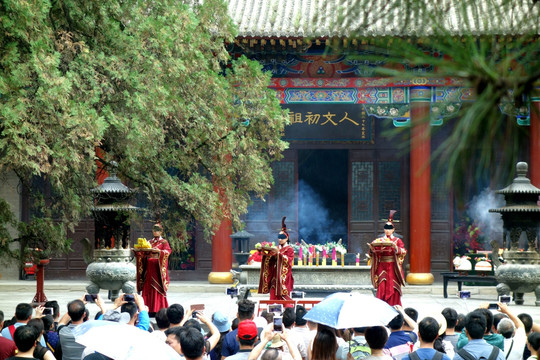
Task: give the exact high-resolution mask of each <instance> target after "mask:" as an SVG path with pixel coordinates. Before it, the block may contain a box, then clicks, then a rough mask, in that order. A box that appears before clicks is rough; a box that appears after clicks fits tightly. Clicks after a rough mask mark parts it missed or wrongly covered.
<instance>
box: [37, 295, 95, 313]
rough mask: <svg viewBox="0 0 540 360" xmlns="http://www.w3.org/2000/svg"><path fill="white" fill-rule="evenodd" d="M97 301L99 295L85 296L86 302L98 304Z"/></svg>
mask: <svg viewBox="0 0 540 360" xmlns="http://www.w3.org/2000/svg"><path fill="white" fill-rule="evenodd" d="M96 299H97V294H86V295H84V300H85V301H86V302H91V303H93V302H96ZM43 314H45V313H43Z"/></svg>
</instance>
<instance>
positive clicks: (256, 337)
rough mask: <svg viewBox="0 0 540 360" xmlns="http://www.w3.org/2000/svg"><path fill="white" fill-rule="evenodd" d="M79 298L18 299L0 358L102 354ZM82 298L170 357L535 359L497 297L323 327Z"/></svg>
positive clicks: (137, 300) (530, 337) (517, 320)
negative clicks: (470, 307)
mask: <svg viewBox="0 0 540 360" xmlns="http://www.w3.org/2000/svg"><path fill="white" fill-rule="evenodd" d="M87 300H88V298H87V297H86V296H83V297H81V298H80V299H74V300H72V301H70V302H69V303H68V304H67V305H66V307H65V312H64V313H63V314H61V309H60V306H59V304H58V303H57V302H56V301H49V302H47V303H45V304H44V306H38V307H36V308H35V309H34V308H32V306H31V305H30V304H26V303H21V304H18V305H17V307H16V308H15V312H14V314H13V317H12V318H11V319H9V320H7V319H4V314H5V313H4V312H2V311H0V328H2V331H1V336H0V360H4V359H9V360H13V359H40V360H41V359H45V360H54V359H64V360H109V359H111V358H109V357H107V356H106V354H102V353H100V352H99V349H92V348H90V347H85V346H84V345H82V344H81V343H79V342H78V338H77V336H78V334H77V332H78V330H77V329H79V328H78V327H79V326H81V324H84V323H85V322H87V321H88V320H89V311H88V303H87ZM90 301H95V304H96V305H97V307H98V308H99V312H98V313H97V314H96V316H95V321H109V322H116V323H121V324H125V325H122V326H132V328H131V327H130V328H126V329H134V331H136V332H137V334H139V331H140V332H146V333H149V334H146V335H145V336H150V337H152V338H153V339H154V340H155V341H156V342H157V346H163V347H165V348H166V349H167V351H169V352H171V353H172V354H174V352H172V351H171V349H173V350H174V351H175V352H176V353H177V354H178V359H181V358H182V359H187V360H225V359H227V360H258V359H262V360H360V359H365V360H450V359H453V360H521V359H523V360H533V359H535V360H537V356H538V353H539V352H540V326H539V325H538V324H535V323H534V322H533V320H532V318H531V316H529V315H528V314H518V315H516V314H514V313H513V312H512V311H511V310H510V308H509V306H508V305H507V304H504V303H498V304H497V305H498V309H497V310H490V309H488V306H487V305H488V304H486V305H485V306H480V307H479V308H478V309H475V310H474V311H472V312H470V313H468V314H458V312H457V311H456V310H455V309H453V308H445V309H443V310H442V311H441V312H438V313H433V314H430V315H429V316H424V317H423V318H422V319H420V320H419V319H418V311H417V310H415V309H413V308H405V309H403V308H402V307H401V306H399V305H396V306H395V309H396V310H397V314H398V315H397V316H396V317H395V318H394V319H393V320H392V321H390V323H389V324H387V325H386V326H371V327H358V328H352V329H333V328H331V327H328V326H325V325H321V324H316V323H312V322H310V321H306V320H305V319H304V315H305V314H306V313H307V310H306V309H305V308H304V307H302V306H297V307H296V308H284V309H283V308H281V309H279V311H278V312H269V311H266V310H265V311H263V312H262V313H261V314H260V315H259V316H256V314H255V308H256V303H255V302H253V301H251V300H239V301H238V302H237V306H238V310H237V313H236V317H235V318H234V319H233V318H229V317H228V316H227V314H225V313H223V312H221V311H216V312H214V313H213V314H211V316H209V317H207V316H206V314H204V311H199V310H193V309H190V310H185V309H184V307H183V306H182V305H180V304H172V305H170V306H169V307H168V308H163V309H160V310H159V311H158V312H157V313H156V314H155V317H154V318H153V319H151V318H150V317H149V314H148V308H147V307H146V305H145V304H144V301H143V299H142V297H141V296H139V295H137V294H134V295H126V294H123V295H120V297H118V298H117V299H116V300H115V301H114V303H113V304H112V306H111V307H110V308H107V307H106V306H105V304H104V301H103V300H102V299H101V298H100V297H99V295H98V296H97V297H95V299H92V300H90ZM359 306H361V304H359ZM275 319H279V321H277V322H276V321H274V320H275ZM100 324H101V323H100ZM275 324H276V325H275ZM277 324H280V325H279V328H278V325H277ZM135 328H136V329H135ZM111 341H114V339H111ZM162 344H163V345H162ZM167 346H169V347H170V348H171V349H169V348H168V347H167ZM174 356H176V355H174Z"/></svg>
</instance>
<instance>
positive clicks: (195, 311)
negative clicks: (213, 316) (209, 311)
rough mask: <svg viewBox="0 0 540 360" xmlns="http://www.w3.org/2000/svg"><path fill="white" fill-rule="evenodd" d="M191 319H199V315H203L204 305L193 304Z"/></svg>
mask: <svg viewBox="0 0 540 360" xmlns="http://www.w3.org/2000/svg"><path fill="white" fill-rule="evenodd" d="M191 311H192V313H191V317H192V318H193V319H196V318H197V314H199V313H202V312H203V311H204V304H193V305H191Z"/></svg>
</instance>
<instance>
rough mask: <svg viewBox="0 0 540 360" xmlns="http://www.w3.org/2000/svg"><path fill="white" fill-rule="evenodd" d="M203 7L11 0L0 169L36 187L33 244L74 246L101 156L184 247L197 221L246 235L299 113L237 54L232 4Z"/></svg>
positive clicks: (215, 1)
mask: <svg viewBox="0 0 540 360" xmlns="http://www.w3.org/2000/svg"><path fill="white" fill-rule="evenodd" d="M190 4H191V2H188V1H185V2H182V1H172V0H164V1H159V2H155V1H137V2H123V1H110V0H107V1H103V0H96V1H83V0H60V1H52V0H51V1H39V2H28V1H24V0H7V1H4V2H2V4H1V5H0V31H1V34H2V35H1V36H0V54H1V55H0V94H2V95H1V97H0V121H1V123H0V171H9V170H13V171H15V172H16V174H17V175H18V176H19V178H20V179H21V181H22V182H23V186H25V188H26V189H27V190H28V191H29V192H31V196H32V199H33V204H32V205H31V208H32V218H31V219H30V221H29V222H28V224H25V225H21V226H19V230H21V231H22V233H21V235H20V236H21V237H25V236H30V237H32V238H33V237H34V236H36V237H37V236H39V237H41V238H42V240H44V241H45V242H46V244H45V246H49V247H51V250H53V251H55V250H58V251H66V250H67V249H68V247H69V242H68V241H67V240H66V229H73V227H74V226H75V224H76V223H77V222H78V221H79V220H80V219H82V218H83V217H85V216H88V215H89V213H90V212H89V211H90V207H91V206H92V198H91V194H90V192H89V189H91V188H93V187H95V186H97V184H96V181H95V173H96V169H97V168H96V164H97V162H96V155H95V148H96V147H101V148H102V149H103V150H105V156H104V157H103V158H101V159H99V162H101V163H103V164H105V165H107V164H109V162H110V161H112V160H114V161H116V162H118V164H119V173H118V175H119V176H120V177H121V178H122V179H124V180H125V181H128V182H129V185H130V186H131V187H132V188H134V189H135V190H137V191H138V192H139V193H143V194H144V195H145V196H146V197H147V198H148V203H149V208H150V211H151V214H150V215H149V216H150V217H152V218H161V219H162V221H163V222H164V225H165V229H166V231H167V233H168V235H169V239H170V241H171V243H172V245H173V247H176V248H179V247H181V243H182V241H184V240H185V234H186V229H188V227H189V224H190V223H191V222H192V221H193V220H196V221H197V222H198V223H199V224H200V226H202V227H203V228H204V229H205V230H206V235H209V234H210V233H211V232H212V231H213V230H214V229H216V226H217V225H218V224H219V223H220V220H221V219H222V218H223V217H229V218H231V219H232V220H233V223H234V224H235V225H236V226H239V224H240V222H239V216H240V215H241V214H243V213H245V212H246V208H247V204H248V202H249V194H250V193H254V194H256V195H257V196H263V195H264V194H265V193H266V192H267V191H268V189H269V187H270V185H271V183H272V181H273V179H272V174H271V169H270V167H269V164H270V162H272V161H275V160H278V159H279V158H280V156H281V152H282V150H283V149H284V148H285V146H286V143H284V142H283V141H281V140H280V135H281V132H282V130H283V127H284V125H285V123H286V121H287V117H286V116H285V114H284V113H283V111H282V110H281V109H280V107H279V103H278V101H277V99H276V97H275V95H274V94H273V93H272V92H271V91H270V90H268V88H267V86H268V82H269V76H268V75H266V74H263V73H262V71H261V69H260V66H259V65H258V64H257V63H254V62H251V61H249V60H247V59H245V58H240V59H236V60H233V59H231V58H230V56H229V54H228V52H227V49H226V44H227V42H231V41H233V39H234V36H235V29H234V26H233V24H232V23H231V21H230V19H229V18H228V16H227V8H226V4H225V3H224V2H223V1H221V0H208V1H204V5H200V6H199V5H193V4H191V5H190ZM248 120H249V121H248ZM36 178H38V179H40V180H42V181H43V184H44V185H43V186H35V179H36ZM216 188H219V189H221V196H220V194H219V193H218V192H216V191H215V189H216ZM36 190H37V191H36ZM224 198H226V199H227V202H226V203H225V204H223V201H222V200H223V199H224ZM0 226H1V224H0ZM60 240H61V241H60Z"/></svg>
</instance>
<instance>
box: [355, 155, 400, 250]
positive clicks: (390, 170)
mask: <svg viewBox="0 0 540 360" xmlns="http://www.w3.org/2000/svg"><path fill="white" fill-rule="evenodd" d="M396 153H397V152H396V151H395V150H376V149H373V150H350V151H349V249H348V251H349V252H352V253H360V259H361V260H365V259H366V254H367V253H368V246H367V243H368V242H371V241H373V240H374V239H375V238H376V237H377V236H378V235H380V234H383V233H384V231H383V226H384V222H386V221H387V219H388V215H389V212H390V210H397V213H396V214H395V216H394V222H395V226H396V233H397V234H399V235H401V236H402V237H403V241H404V243H405V247H407V248H408V244H409V239H408V238H409V236H408V235H409V198H408V194H409V190H408V186H409V181H408V166H407V163H406V161H407V160H408V159H407V158H406V157H401V158H400V157H398V156H397V155H396Z"/></svg>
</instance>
